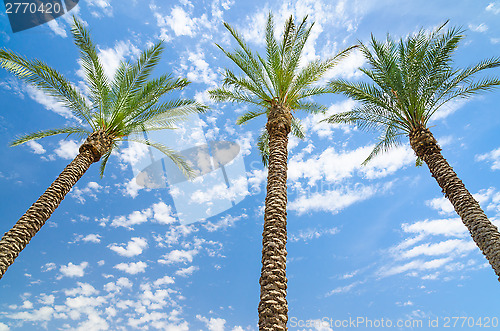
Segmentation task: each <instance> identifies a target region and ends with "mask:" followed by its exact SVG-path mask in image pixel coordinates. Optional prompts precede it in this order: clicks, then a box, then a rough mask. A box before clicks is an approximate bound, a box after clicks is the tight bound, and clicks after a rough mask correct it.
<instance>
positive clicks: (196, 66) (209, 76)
mask: <svg viewBox="0 0 500 331" xmlns="http://www.w3.org/2000/svg"><path fill="white" fill-rule="evenodd" d="M186 59H187V61H189V62H186ZM187 63H189V64H187ZM181 68H184V69H186V70H187V79H188V80H189V81H192V82H195V83H205V84H207V85H210V86H216V80H217V79H218V77H217V73H215V72H214V70H213V69H211V68H210V65H209V64H208V62H207V61H206V60H205V52H204V50H202V49H198V50H197V51H196V52H189V51H188V52H187V53H186V56H183V57H182V60H181Z"/></svg>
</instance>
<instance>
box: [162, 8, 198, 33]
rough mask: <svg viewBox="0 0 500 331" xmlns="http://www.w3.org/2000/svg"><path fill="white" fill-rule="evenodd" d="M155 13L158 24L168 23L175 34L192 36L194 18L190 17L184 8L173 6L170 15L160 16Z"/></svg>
mask: <svg viewBox="0 0 500 331" xmlns="http://www.w3.org/2000/svg"><path fill="white" fill-rule="evenodd" d="M156 15H157V19H158V25H159V26H164V25H168V26H169V27H170V28H171V29H172V30H173V31H174V33H175V35H176V36H191V37H192V36H193V35H194V32H195V29H196V19H192V18H191V17H190V16H189V13H187V12H186V11H185V10H184V9H182V8H181V7H179V6H174V8H172V12H171V13H170V16H167V17H164V18H161V16H160V15H159V14H156Z"/></svg>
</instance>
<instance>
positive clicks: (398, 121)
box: [327, 22, 500, 277]
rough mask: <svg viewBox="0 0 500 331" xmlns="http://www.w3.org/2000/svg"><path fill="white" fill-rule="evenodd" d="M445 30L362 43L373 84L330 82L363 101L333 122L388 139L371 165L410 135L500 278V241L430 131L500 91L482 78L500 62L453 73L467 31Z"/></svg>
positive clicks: (490, 80) (494, 81)
mask: <svg viewBox="0 0 500 331" xmlns="http://www.w3.org/2000/svg"><path fill="white" fill-rule="evenodd" d="M446 24H447V22H446V23H444V24H443V25H442V26H440V27H438V28H437V29H435V30H434V31H431V32H425V31H423V30H420V31H419V32H418V33H416V34H414V35H411V36H409V37H407V38H405V39H403V38H402V39H401V40H399V42H396V41H394V40H393V39H391V37H390V36H388V37H387V40H386V42H379V41H377V40H376V39H375V38H374V37H373V35H372V37H371V42H370V46H371V47H369V46H367V45H364V44H363V43H361V45H360V49H361V51H362V52H363V54H364V55H365V57H366V59H367V61H368V64H369V68H362V69H360V70H361V71H362V72H363V73H364V74H366V75H367V76H368V77H369V78H370V79H371V81H372V82H370V83H364V82H356V83H353V82H347V81H345V80H334V81H331V82H330V84H329V85H330V87H331V90H332V92H341V93H343V94H344V95H346V96H348V97H351V98H353V99H354V100H357V101H359V102H360V106H359V107H357V108H355V109H353V110H351V111H348V112H344V113H340V114H335V115H333V116H331V117H329V118H328V119H327V121H328V122H330V123H354V124H356V125H357V126H359V127H360V128H361V129H367V130H371V129H375V130H377V131H379V132H381V136H380V138H379V140H378V142H377V144H376V145H375V148H374V149H373V151H372V152H371V154H370V155H369V156H368V158H367V159H366V160H365V162H364V163H366V162H368V161H369V160H370V159H371V158H372V157H373V156H375V155H377V154H379V153H380V152H383V151H386V150H388V149H389V148H391V147H393V146H395V145H397V144H398V143H400V138H401V136H403V135H408V137H409V140H410V145H411V147H412V149H413V151H414V152H415V154H416V156H417V164H421V163H422V161H423V162H425V163H426V164H427V166H428V167H429V170H430V172H431V174H432V176H433V177H434V178H435V179H436V181H437V182H438V184H439V186H440V187H441V189H442V192H443V193H444V194H445V196H446V197H447V198H448V199H449V200H450V202H451V203H452V205H453V207H454V208H455V211H456V212H457V214H458V215H459V216H460V217H461V219H462V221H463V223H464V224H465V226H466V227H467V228H468V229H469V232H470V234H471V236H472V238H473V240H474V242H475V243H476V244H477V246H479V248H480V249H481V251H482V252H483V254H484V255H485V256H486V258H487V259H488V261H489V262H490V264H491V266H492V267H493V269H494V270H495V273H496V274H497V276H499V277H500V233H499V232H498V229H497V227H496V226H495V225H493V224H492V223H491V222H490V221H489V220H488V218H487V217H486V215H485V213H484V211H483V210H482V209H481V207H480V206H479V204H478V202H477V201H476V200H475V199H474V198H473V197H472V195H471V194H470V193H469V191H468V190H467V189H466V188H465V186H464V184H463V183H462V181H461V180H460V179H459V178H458V176H457V174H456V173H455V172H454V170H453V168H452V167H451V166H450V165H449V164H448V162H447V161H446V159H445V158H444V157H443V155H442V154H441V148H440V146H439V145H438V143H437V141H436V139H435V138H434V136H433V135H432V133H431V131H430V130H429V120H430V119H431V118H432V116H433V115H434V114H435V113H436V112H437V111H438V110H439V109H440V108H441V107H442V106H443V105H445V104H446V103H448V102H450V101H451V100H456V99H459V98H469V97H472V96H474V95H476V94H477V93H480V92H483V91H489V90H491V89H493V88H495V87H497V86H498V85H500V80H499V79H498V78H488V77H481V78H476V76H477V74H479V73H481V72H483V70H486V69H490V68H495V67H498V66H499V65H500V58H498V57H496V58H490V59H486V60H483V61H481V62H479V63H477V64H475V65H472V66H469V67H467V68H465V69H456V68H454V67H453V59H452V56H453V54H454V53H455V50H456V49H457V47H458V45H459V43H460V42H461V41H462V39H464V37H465V36H464V34H463V32H464V31H463V30H462V29H460V28H450V29H448V30H447V31H444V29H443V28H444V27H445V26H446Z"/></svg>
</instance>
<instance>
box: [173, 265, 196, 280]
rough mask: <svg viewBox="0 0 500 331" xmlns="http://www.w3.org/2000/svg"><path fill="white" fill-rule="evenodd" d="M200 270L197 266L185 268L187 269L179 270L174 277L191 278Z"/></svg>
mask: <svg viewBox="0 0 500 331" xmlns="http://www.w3.org/2000/svg"><path fill="white" fill-rule="evenodd" d="M198 270H200V268H199V267H197V266H190V267H187V268H182V269H179V270H177V271H176V272H175V274H176V275H178V276H181V277H188V276H191V275H192V274H193V273H194V272H195V271H198Z"/></svg>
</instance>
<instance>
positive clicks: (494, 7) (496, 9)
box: [486, 2, 500, 15]
mask: <svg viewBox="0 0 500 331" xmlns="http://www.w3.org/2000/svg"><path fill="white" fill-rule="evenodd" d="M486 11H489V12H492V13H493V14H495V15H498V14H499V13H500V5H499V4H498V3H496V2H490V3H489V4H488V6H486Z"/></svg>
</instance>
